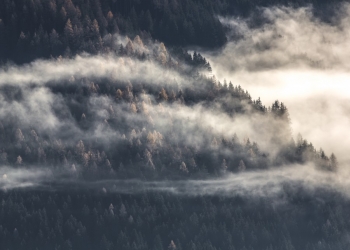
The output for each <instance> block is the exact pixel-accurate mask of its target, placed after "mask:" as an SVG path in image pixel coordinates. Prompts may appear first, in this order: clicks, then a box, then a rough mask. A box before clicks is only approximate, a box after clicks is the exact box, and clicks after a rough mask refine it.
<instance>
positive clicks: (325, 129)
mask: <svg viewBox="0 0 350 250" xmlns="http://www.w3.org/2000/svg"><path fill="white" fill-rule="evenodd" d="M349 9H350V8H349V5H348V4H344V5H342V6H341V7H340V8H339V11H338V12H337V13H338V16H336V17H334V18H332V19H333V21H332V23H331V24H330V23H324V22H321V21H320V20H319V19H317V18H316V17H315V16H313V14H312V9H311V7H310V8H300V9H293V8H287V7H281V8H279V7H274V8H263V9H261V12H262V15H263V17H264V19H265V20H267V21H268V22H266V23H265V24H264V25H260V26H259V27H258V28H250V25H249V23H250V22H251V21H252V20H250V19H246V20H242V19H237V18H233V17H225V18H224V17H221V18H220V20H221V22H223V23H224V24H226V25H228V26H229V27H230V28H231V33H230V34H231V36H229V39H230V40H229V42H228V44H227V45H226V46H225V48H223V49H222V50H219V51H215V52H210V51H209V52H208V51H201V53H202V54H203V55H204V56H205V57H206V58H207V59H209V61H210V63H211V65H212V67H213V73H214V74H215V75H216V77H217V79H219V80H220V81H223V80H224V79H226V80H227V81H230V80H231V81H232V82H233V84H234V85H238V84H240V85H241V86H242V87H243V88H244V89H247V90H248V92H249V93H250V94H251V95H252V97H253V99H256V98H258V97H261V100H262V102H263V103H264V104H265V105H266V106H269V105H271V103H272V102H273V101H274V100H276V99H278V100H279V101H282V102H284V103H285V104H286V106H287V108H288V109H289V112H290V117H291V122H292V129H293V134H294V136H296V135H297V134H298V133H300V134H302V136H303V137H304V138H306V139H307V140H308V141H311V142H312V143H313V144H314V146H315V147H316V148H320V147H322V148H323V149H324V150H326V151H327V152H334V153H335V154H336V155H337V157H338V159H339V161H340V162H342V163H348V162H349V161H350V155H349V154H348V149H349V148H350V137H349V136H347V130H348V128H349V125H350V120H349V119H350V116H349V115H350V103H349V98H350V86H349V81H350V72H349V69H350V67H349V65H350V64H349V60H348V58H349V56H350V45H349V44H350V33H349V27H348V26H349V25H348V24H349V18H350V11H349ZM237 37H239V38H237Z"/></svg>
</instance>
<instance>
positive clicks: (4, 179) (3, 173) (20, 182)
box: [0, 167, 52, 191]
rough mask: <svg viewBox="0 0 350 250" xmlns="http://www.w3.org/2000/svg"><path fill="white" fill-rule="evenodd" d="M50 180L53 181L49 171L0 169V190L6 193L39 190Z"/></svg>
mask: <svg viewBox="0 0 350 250" xmlns="http://www.w3.org/2000/svg"><path fill="white" fill-rule="evenodd" d="M50 179H52V172H51V171H50V170H48V169H38V168H33V169H23V168H15V169H14V168H11V167H0V189H2V190H4V191H6V190H11V189H16V188H38V186H40V185H42V184H43V183H44V182H45V181H48V180H50Z"/></svg>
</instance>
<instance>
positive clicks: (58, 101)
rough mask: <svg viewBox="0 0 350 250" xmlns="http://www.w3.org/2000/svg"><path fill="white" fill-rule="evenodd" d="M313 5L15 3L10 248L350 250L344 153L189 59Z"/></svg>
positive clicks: (1, 133)
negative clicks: (269, 18)
mask: <svg viewBox="0 0 350 250" xmlns="http://www.w3.org/2000/svg"><path fill="white" fill-rule="evenodd" d="M309 3H313V4H314V8H315V9H314V10H315V12H317V13H319V14H320V13H321V14H320V16H323V15H324V13H327V11H328V10H334V9H336V7H334V8H333V7H330V6H331V5H330V4H329V2H328V1H327V2H325V1H319V0H318V1H316V0H315V1H302V0H300V1H299V0H296V1H292V2H290V1H265V0H261V1H238V0H237V1H229V0H215V1H209V0H206V1H199V0H152V1H151V0H108V1H103V0H47V1H46V0H31V1H26V0H4V1H0V62H1V63H0V249H5V250H6V249H8V250H12V249H38V250H39V249H42V250H46V249H57V250H58V249H61V250H66V249H68V250H69V249H84V250H85V249H91V250H95V249H96V250H97V249H106V250H107V249H118V250H119V249H123V250H124V249H126V250H146V249H152V250H165V249H168V250H175V249H176V250H181V249H183V250H185V249H189V250H226V249H230V250H234V249H236V250H250V249H264V250H265V249H266V250H274V249H275V250H277V249H288V250H293V249H294V250H296V249H307V250H309V249H310V250H311V249H332V250H333V249H349V246H350V243H349V242H350V241H349V238H348V230H349V228H350V224H349V223H348V221H349V215H348V213H347V211H348V209H349V205H350V203H349V197H348V196H349V195H348V194H347V192H346V191H344V190H347V187H348V185H347V183H348V182H347V175H341V174H340V173H339V171H340V170H342V169H341V166H340V165H339V163H338V160H337V158H336V156H335V155H334V154H333V153H332V152H327V154H326V153H325V152H324V150H323V149H322V148H320V149H316V148H315V147H314V145H313V144H312V142H309V141H307V140H306V139H305V138H303V137H302V136H301V135H298V136H297V137H295V134H296V132H297V131H292V127H291V122H292V119H293V117H290V114H289V111H288V108H287V106H286V105H285V103H284V102H283V100H280V101H279V100H278V99H279V97H278V96H276V98H275V100H276V101H274V102H273V103H268V104H267V103H263V100H261V98H260V97H259V96H251V95H250V93H249V92H248V90H246V89H245V87H244V86H240V85H239V84H237V83H236V82H232V81H230V79H224V80H218V79H217V78H216V76H215V75H214V74H213V69H212V66H211V64H210V62H209V61H208V60H207V59H206V58H205V57H204V56H203V55H202V54H203V53H202V54H201V53H198V52H193V51H191V52H188V51H187V50H186V48H188V47H187V46H200V47H201V48H206V49H212V48H216V49H217V48H222V47H223V46H224V45H225V43H226V42H227V31H228V27H226V26H225V25H224V24H223V23H221V22H220V21H219V19H218V15H236V17H240V18H246V17H248V16H250V15H252V16H254V18H252V19H251V20H252V21H251V23H249V25H251V26H252V27H254V25H263V20H262V19H260V16H259V15H256V16H255V14H256V13H257V12H256V11H257V8H258V7H264V6H265V7H267V6H274V5H276V4H281V5H292V6H293V7H298V6H305V5H307V4H309ZM337 8H338V7H337ZM326 19H327V18H326ZM259 20H260V21H259ZM323 21H327V20H323ZM328 21H329V20H328ZM262 47H263V46H262ZM261 51H263V49H262V50H261ZM229 56H232V57H234V55H229ZM316 129H317V128H315V130H316ZM341 173H344V172H341ZM344 183H345V184H344Z"/></svg>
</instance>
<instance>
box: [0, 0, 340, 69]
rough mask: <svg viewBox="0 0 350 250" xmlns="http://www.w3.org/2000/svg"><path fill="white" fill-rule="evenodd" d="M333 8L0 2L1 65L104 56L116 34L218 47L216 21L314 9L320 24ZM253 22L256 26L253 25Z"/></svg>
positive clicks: (157, 0) (148, 1)
mask: <svg viewBox="0 0 350 250" xmlns="http://www.w3.org/2000/svg"><path fill="white" fill-rule="evenodd" d="M333 2H337V1H322V0H307V1H305V0H293V1H287V0H286V1H279V0H278V1H275V0H259V1H240V0H236V1H229V0H215V1H213V0H207V1H197V0H186V1H180V0H169V1H168V0H142V1H140V0H115V1H101V0H89V1H82V0H74V1H72V0H50V1H47V0H32V1H26V0H12V1H11V0H4V1H1V2H0V60H1V61H2V62H6V61H7V60H10V61H15V62H17V63H23V62H30V61H31V60H33V59H35V58H38V57H44V58H49V57H50V56H53V57H57V56H59V55H63V54H65V55H72V54H75V53H79V52H82V51H86V52H89V53H97V52H100V51H103V50H108V46H107V45H106V44H105V43H104V38H105V37H106V36H107V35H108V34H116V33H120V34H123V35H128V36H132V37H134V36H135V35H137V34H138V35H141V38H142V39H144V38H146V37H153V38H154V39H158V40H160V41H162V42H165V43H166V44H167V45H171V46H188V45H196V46H202V47H208V48H215V47H221V46H223V45H224V44H225V43H226V41H227V39H226V35H225V29H226V27H225V26H224V25H223V24H221V23H220V22H219V20H218V19H217V16H218V15H229V14H235V15H242V16H249V15H253V16H254V19H252V20H253V22H252V23H251V25H259V24H261V22H262V18H261V17H260V15H259V12H260V11H259V10H257V7H259V6H273V5H275V4H279V5H292V6H295V7H298V6H306V5H307V4H311V3H312V4H313V6H314V11H315V12H316V13H318V15H319V16H320V17H322V19H324V20H328V21H330V20H331V18H332V16H334V11H335V10H338V8H336V7H334V5H333ZM254 20H255V21H254Z"/></svg>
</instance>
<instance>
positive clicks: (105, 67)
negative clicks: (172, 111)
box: [0, 54, 183, 86]
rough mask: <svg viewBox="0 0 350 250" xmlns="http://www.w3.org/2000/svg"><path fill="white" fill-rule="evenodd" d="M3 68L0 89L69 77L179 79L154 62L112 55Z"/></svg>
mask: <svg viewBox="0 0 350 250" xmlns="http://www.w3.org/2000/svg"><path fill="white" fill-rule="evenodd" d="M6 67H7V68H6ZM6 67H4V69H1V70H0V86H3V85H12V86H13V85H17V86H18V85H20V86H23V85H30V84H39V85H42V84H45V83H48V82H60V81H67V80H70V79H72V77H74V78H77V79H81V78H90V79H100V78H108V79H112V80H119V81H127V80H129V81H142V82H146V83H148V84H159V83H162V82H164V81H165V82H166V81H173V80H174V79H179V80H181V79H183V77H182V76H180V74H179V73H177V72H176V71H173V70H170V69H168V70H165V69H164V68H163V67H161V65H159V64H158V63H156V62H153V61H140V60H136V59H131V58H128V57H116V56H115V55H113V54H103V55H97V56H91V55H87V54H86V55H77V56H75V57H74V58H72V59H68V58H64V59H57V60H36V61H34V62H32V63H30V64H28V65H25V66H14V65H8V66H6Z"/></svg>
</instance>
